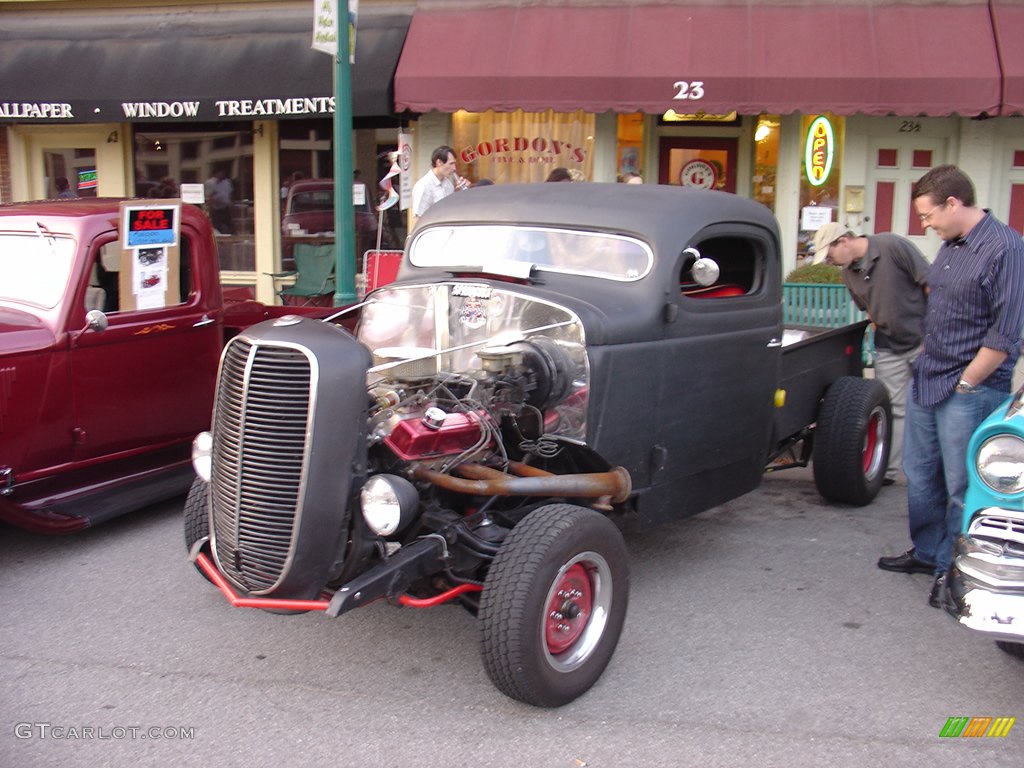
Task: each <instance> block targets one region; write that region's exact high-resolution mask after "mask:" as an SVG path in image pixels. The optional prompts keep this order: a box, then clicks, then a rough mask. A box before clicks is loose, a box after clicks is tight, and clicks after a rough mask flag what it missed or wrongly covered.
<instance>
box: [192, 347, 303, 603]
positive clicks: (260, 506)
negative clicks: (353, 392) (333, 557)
mask: <svg viewBox="0 0 1024 768" xmlns="http://www.w3.org/2000/svg"><path fill="white" fill-rule="evenodd" d="M311 379H312V365H311V363H310V360H309V359H308V358H307V356H306V355H305V354H304V351H303V350H302V349H300V348H296V347H294V346H284V345H275V344H268V343H257V344H253V343H250V342H248V341H245V340H244V339H241V338H236V339H233V340H232V341H231V342H230V343H229V344H228V347H227V349H226V350H225V352H224V359H223V362H222V364H221V374H220V382H219V386H218V390H217V399H216V402H215V404H214V419H213V423H214V456H213V476H212V486H213V511H212V514H213V534H214V550H215V554H216V557H217V561H218V563H219V565H220V567H221V570H222V572H223V573H224V574H225V575H226V576H227V577H228V578H229V579H230V580H231V581H233V582H234V583H235V584H236V585H237V586H239V587H241V588H242V589H244V590H246V591H247V592H249V593H250V594H261V593H265V592H268V591H270V590H271V589H273V587H274V586H275V585H276V584H277V583H278V582H279V581H280V580H281V578H282V576H283V575H284V572H285V569H286V567H287V564H288V560H289V555H290V553H291V550H292V542H293V536H294V532H295V528H296V521H297V520H298V517H299V515H300V513H301V498H302V485H303V478H304V472H303V468H304V466H305V463H306V450H307V446H306V432H307V430H306V426H307V423H308V421H309V410H310V407H311V396H310V392H311Z"/></svg>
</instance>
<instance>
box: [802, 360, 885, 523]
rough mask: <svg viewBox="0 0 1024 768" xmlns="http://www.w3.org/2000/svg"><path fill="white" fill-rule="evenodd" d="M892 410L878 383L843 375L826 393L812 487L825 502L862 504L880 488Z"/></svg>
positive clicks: (815, 453)
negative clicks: (814, 487)
mask: <svg viewBox="0 0 1024 768" xmlns="http://www.w3.org/2000/svg"><path fill="white" fill-rule="evenodd" d="M891 434H892V407H891V406H890V404H889V395H888V393H887V392H886V390H885V387H884V386H882V384H881V383H880V382H877V381H874V380H872V379H858V378H855V377H853V376H844V377H843V378H841V379H838V380H837V381H836V382H835V383H833V384H832V386H831V387H829V388H828V392H826V393H825V399H824V401H823V402H822V404H821V409H820V411H819V413H818V424H817V427H816V429H815V431H814V454H813V466H814V483H815V485H817V487H818V492H819V493H820V494H821V495H822V496H824V497H825V498H826V499H828V500H829V501H839V502H844V503H847V504H856V505H857V506H863V505H865V504H868V503H870V502H871V501H872V500H873V499H874V498H875V496H877V495H878V491H879V490H880V489H881V487H882V482H883V481H884V480H885V470H886V466H887V464H888V463H889V441H890V439H891Z"/></svg>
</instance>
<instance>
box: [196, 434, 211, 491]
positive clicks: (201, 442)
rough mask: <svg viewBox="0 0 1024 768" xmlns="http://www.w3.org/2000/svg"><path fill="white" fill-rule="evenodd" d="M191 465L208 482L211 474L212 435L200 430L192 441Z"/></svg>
mask: <svg viewBox="0 0 1024 768" xmlns="http://www.w3.org/2000/svg"><path fill="white" fill-rule="evenodd" d="M192 466H193V468H194V469H195V470H196V474H197V475H199V476H200V477H201V478H203V480H205V481H206V482H210V475H211V474H213V435H212V434H210V433H209V432H200V433H199V434H198V435H196V437H195V440H193V441H192Z"/></svg>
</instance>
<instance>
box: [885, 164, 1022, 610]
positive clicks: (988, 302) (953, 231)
mask: <svg viewBox="0 0 1024 768" xmlns="http://www.w3.org/2000/svg"><path fill="white" fill-rule="evenodd" d="M911 196H912V198H913V205H914V210H915V212H916V213H917V215H918V217H919V218H920V219H921V223H922V224H923V225H924V226H925V227H931V228H932V229H933V230H935V232H936V234H938V235H939V237H941V238H942V240H943V243H942V247H941V248H940V249H939V252H938V255H937V256H936V257H935V262H934V263H933V264H932V266H931V267H930V268H929V270H928V275H927V282H928V290H929V293H928V306H927V312H926V314H925V319H924V345H923V347H922V351H921V354H920V355H919V356H918V358H917V360H916V361H915V363H914V385H913V396H912V397H911V398H910V400H909V401H908V403H907V423H906V442H905V445H904V460H903V470H904V472H905V473H906V476H907V497H908V503H907V512H908V518H909V523H910V539H911V542H912V543H913V547H912V548H911V549H909V550H907V551H906V552H905V553H903V554H902V555H898V556H896V557H883V558H881V559H879V561H878V567H879V568H882V569H884V570H887V571H897V572H900V573H931V574H932V575H933V577H934V581H933V582H932V590H931V594H930V595H929V598H928V603H929V605H931V606H933V607H935V608H938V607H940V606H941V604H942V599H943V594H944V591H945V578H946V571H947V570H948V569H949V566H950V564H951V562H952V557H953V543H954V540H955V538H956V535H957V533H958V532H959V530H960V522H961V517H962V515H963V505H964V492H965V491H966V489H967V443H968V441H969V440H970V438H971V434H972V433H973V432H974V430H975V428H977V426H978V425H979V424H980V423H981V422H982V421H983V420H984V419H985V417H986V416H988V415H989V414H990V413H991V412H992V411H993V410H995V409H996V407H998V406H999V404H1000V403H1001V402H1002V401H1003V400H1004V399H1006V397H1007V395H1008V394H1009V391H1010V379H1011V376H1012V373H1013V366H1014V363H1015V362H1016V360H1017V356H1018V354H1019V352H1020V344H1021V329H1022V326H1024V241H1022V240H1021V236H1020V234H1018V233H1017V232H1015V231H1014V230H1012V229H1011V228H1010V227H1008V226H1006V225H1005V224H1003V223H1002V222H1000V221H998V220H997V219H996V218H995V217H993V216H992V214H991V213H990V212H989V211H987V210H985V209H982V208H979V207H978V206H977V205H976V204H975V200H974V185H973V184H972V183H971V180H970V179H969V178H968V177H967V175H966V174H965V173H964V172H963V171H961V170H960V169H959V168H957V167H956V166H952V165H942V166H939V167H937V168H933V169H932V170H930V171H929V172H928V173H926V174H925V175H924V176H923V177H922V178H921V179H920V181H918V182H917V184H915V185H914V188H913V191H912V193H911Z"/></svg>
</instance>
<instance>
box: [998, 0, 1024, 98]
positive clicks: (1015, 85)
mask: <svg viewBox="0 0 1024 768" xmlns="http://www.w3.org/2000/svg"><path fill="white" fill-rule="evenodd" d="M992 22H993V24H994V25H995V30H996V40H997V42H998V45H999V61H1000V63H1001V64H1002V70H1003V95H1002V111H1001V114H1004V115H1024V4H1021V2H1020V0H993V3H992Z"/></svg>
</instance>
